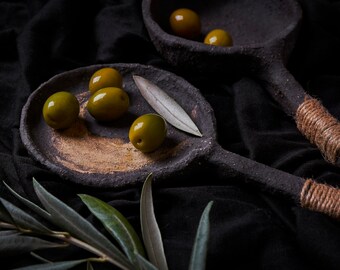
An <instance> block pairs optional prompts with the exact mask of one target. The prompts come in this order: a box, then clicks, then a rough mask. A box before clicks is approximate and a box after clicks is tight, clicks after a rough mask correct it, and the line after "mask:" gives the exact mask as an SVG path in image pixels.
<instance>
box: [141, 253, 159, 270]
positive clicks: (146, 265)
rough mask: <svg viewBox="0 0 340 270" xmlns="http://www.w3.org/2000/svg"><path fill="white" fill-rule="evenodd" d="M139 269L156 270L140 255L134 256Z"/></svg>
mask: <svg viewBox="0 0 340 270" xmlns="http://www.w3.org/2000/svg"><path fill="white" fill-rule="evenodd" d="M136 257H137V260H138V264H139V268H140V269H142V270H158V269H157V268H156V267H155V266H154V265H153V264H152V263H150V262H149V261H147V260H146V259H145V258H144V257H143V256H141V255H140V254H136Z"/></svg>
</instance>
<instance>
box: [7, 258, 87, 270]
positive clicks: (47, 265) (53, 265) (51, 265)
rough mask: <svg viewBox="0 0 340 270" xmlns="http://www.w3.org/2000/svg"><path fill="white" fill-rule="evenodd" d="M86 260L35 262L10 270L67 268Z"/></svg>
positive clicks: (54, 269) (64, 269) (58, 269)
mask: <svg viewBox="0 0 340 270" xmlns="http://www.w3.org/2000/svg"><path fill="white" fill-rule="evenodd" d="M86 261H87V260H86V259H84V260H74V261H64V262H55V263H44V264H36V265H31V266H26V267H20V268H15V269H12V270H67V269H71V268H72V267H75V266H77V265H79V264H81V263H84V262H86Z"/></svg>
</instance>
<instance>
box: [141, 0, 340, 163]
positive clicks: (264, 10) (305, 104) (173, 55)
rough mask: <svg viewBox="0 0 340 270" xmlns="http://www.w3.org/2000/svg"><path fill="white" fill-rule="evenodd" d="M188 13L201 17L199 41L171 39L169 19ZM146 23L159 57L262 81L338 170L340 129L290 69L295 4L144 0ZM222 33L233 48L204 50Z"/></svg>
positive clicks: (214, 72)
mask: <svg viewBox="0 0 340 270" xmlns="http://www.w3.org/2000/svg"><path fill="white" fill-rule="evenodd" d="M178 8H189V9H192V10H194V11H196V12H197V13H198V15H199V16H200V18H201V25H202V30H201V37H200V38H198V39H196V40H189V39H185V38H181V37H178V36H175V35H173V34H172V32H171V30H170V27H169V17H170V14H171V13H172V12H173V11H174V10H176V9H178ZM142 9H143V18H144V22H145V26H146V28H147V30H148V32H149V35H150V38H151V40H152V42H153V43H154V45H155V47H156V49H157V50H158V52H159V53H160V54H161V55H162V56H163V57H164V59H166V60H167V61H168V62H169V63H170V64H172V65H174V66H175V67H177V68H179V69H183V70H188V69H189V70H191V71H193V72H197V73H205V74H210V75H214V76H233V74H235V73H236V74H248V75H250V76H255V77H256V78H258V79H259V80H261V81H262V82H263V85H264V86H265V88H266V89H267V90H268V91H269V92H270V94H271V95H272V97H273V98H274V99H275V100H276V101H277V102H278V103H279V104H281V106H282V109H283V110H284V111H285V112H286V113H287V114H288V115H291V116H293V117H294V118H295V121H296V124H297V127H298V129H299V130H300V131H301V133H302V134H303V135H304V136H306V137H307V138H308V139H309V140H310V141H311V142H312V143H313V144H315V145H316V146H317V147H318V148H319V149H320V151H321V152H322V154H323V155H324V157H325V159H326V160H327V161H329V162H331V163H333V164H336V165H340V160H338V159H339V155H340V124H339V122H338V120H337V119H336V118H334V117H333V116H331V115H330V114H329V113H328V112H327V110H326V109H325V108H324V107H323V106H322V105H321V103H320V102H319V101H318V100H316V99H314V98H312V97H310V96H309V95H308V94H307V93H305V91H304V90H303V88H302V87H301V86H300V85H299V83H298V82H297V81H296V80H295V79H294V77H293V76H292V75H291V74H290V73H289V71H288V70H287V69H286V67H285V65H286V62H287V60H288V57H289V55H290V53H291V51H292V49H293V48H294V44H295V41H296V38H297V36H298V30H299V26H300V24H301V19H302V11H301V8H300V6H299V5H298V4H297V2H296V1H293V0H285V1H282V0H261V1H252V0H210V1H194V0H173V1H163V0H143V4H142ZM215 28H222V29H225V30H226V31H228V32H229V33H230V34H231V36H232V38H233V43H234V44H233V46H231V47H221V46H212V45H206V44H204V43H203V42H202V41H203V40H204V36H205V35H206V34H207V33H208V32H209V31H210V30H212V29H215Z"/></svg>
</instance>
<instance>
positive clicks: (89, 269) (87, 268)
mask: <svg viewBox="0 0 340 270" xmlns="http://www.w3.org/2000/svg"><path fill="white" fill-rule="evenodd" d="M86 270H94V268H93V266H92V263H91V262H90V261H88V262H87V264H86Z"/></svg>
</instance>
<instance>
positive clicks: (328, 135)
mask: <svg viewBox="0 0 340 270" xmlns="http://www.w3.org/2000/svg"><path fill="white" fill-rule="evenodd" d="M295 118H296V124H297V127H298V129H299V130H300V131H301V133H302V134H304V135H305V136H306V137H307V139H309V140H310V142H311V143H314V144H315V145H316V146H317V147H318V148H319V149H320V151H321V152H322V154H323V155H324V157H325V159H326V160H328V161H329V162H331V163H333V164H337V165H340V164H338V157H339V154H340V123H339V121H338V120H337V119H335V118H334V117H333V116H332V115H331V114H330V113H329V112H328V111H327V110H326V109H325V108H324V107H323V106H322V104H321V103H320V102H319V101H318V100H316V99H314V98H310V97H308V98H306V99H305V101H304V102H303V103H302V104H301V105H300V106H299V107H298V109H297V111H296V115H295Z"/></svg>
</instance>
